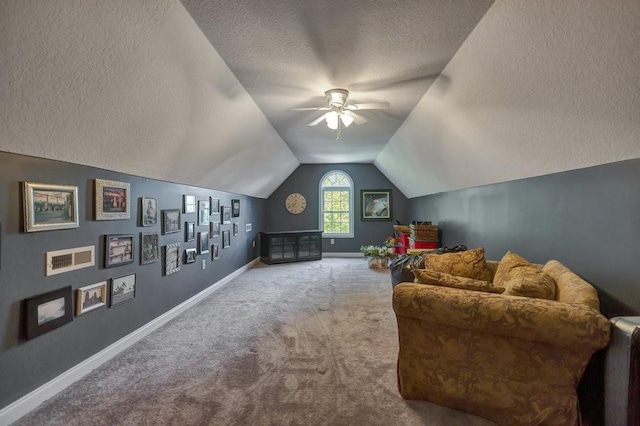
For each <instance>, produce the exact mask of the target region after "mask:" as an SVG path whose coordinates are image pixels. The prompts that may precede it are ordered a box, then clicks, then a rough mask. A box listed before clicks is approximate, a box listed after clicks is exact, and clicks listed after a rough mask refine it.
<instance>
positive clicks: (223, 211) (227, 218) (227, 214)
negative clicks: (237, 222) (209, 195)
mask: <svg viewBox="0 0 640 426" xmlns="http://www.w3.org/2000/svg"><path fill="white" fill-rule="evenodd" d="M220 215H221V216H222V224H223V225H229V224H231V207H229V206H221V207H220Z"/></svg>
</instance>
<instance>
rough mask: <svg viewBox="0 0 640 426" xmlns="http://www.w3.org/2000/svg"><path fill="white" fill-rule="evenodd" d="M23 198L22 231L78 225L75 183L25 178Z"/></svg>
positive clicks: (48, 229) (46, 229) (47, 229)
mask: <svg viewBox="0 0 640 426" xmlns="http://www.w3.org/2000/svg"><path fill="white" fill-rule="evenodd" d="M23 200H24V230H25V231H26V232H36V231H51V230H54V229H69V228H77V227H78V226H80V222H79V221H78V187H77V186H71V185H49V184H46V183H33V182H25V183H24V185H23Z"/></svg>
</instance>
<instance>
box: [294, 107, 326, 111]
mask: <svg viewBox="0 0 640 426" xmlns="http://www.w3.org/2000/svg"><path fill="white" fill-rule="evenodd" d="M287 111H329V108H328V107H306V108H304V107H303V108H287Z"/></svg>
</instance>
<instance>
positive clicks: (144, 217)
mask: <svg viewBox="0 0 640 426" xmlns="http://www.w3.org/2000/svg"><path fill="white" fill-rule="evenodd" d="M140 224H141V225H142V226H154V225H157V224H158V199H157V198H152V197H141V198H140Z"/></svg>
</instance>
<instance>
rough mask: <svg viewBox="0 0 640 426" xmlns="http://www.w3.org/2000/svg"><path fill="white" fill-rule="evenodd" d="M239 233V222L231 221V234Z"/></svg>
mask: <svg viewBox="0 0 640 426" xmlns="http://www.w3.org/2000/svg"><path fill="white" fill-rule="evenodd" d="M239 233H240V224H239V223H238V222H233V235H238V234H239Z"/></svg>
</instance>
